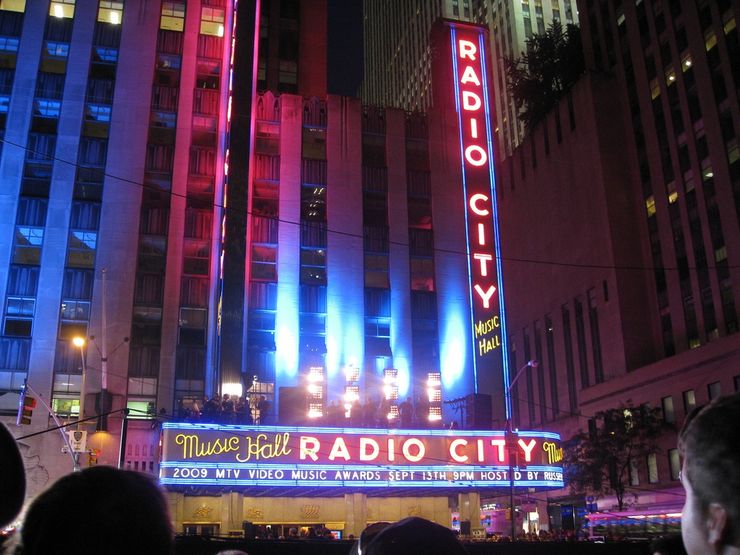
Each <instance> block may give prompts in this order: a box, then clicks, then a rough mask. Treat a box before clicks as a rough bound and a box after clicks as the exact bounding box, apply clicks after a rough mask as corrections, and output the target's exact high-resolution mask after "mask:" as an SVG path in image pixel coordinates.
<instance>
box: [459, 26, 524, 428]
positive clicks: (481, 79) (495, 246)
mask: <svg viewBox="0 0 740 555" xmlns="http://www.w3.org/2000/svg"><path fill="white" fill-rule="evenodd" d="M448 25H449V38H450V45H451V55H452V58H451V59H452V77H453V81H454V100H455V109H456V111H457V117H458V129H459V137H460V159H461V165H462V168H461V169H462V178H463V189H464V194H465V204H466V205H465V219H466V224H467V230H466V231H467V241H468V272H469V276H470V298H471V304H472V324H473V348H474V351H475V359H476V363H475V368H476V369H475V373H476V382H477V374H478V364H479V362H480V361H481V360H482V359H483V358H484V357H489V356H492V355H494V354H495V355H497V356H501V360H502V368H503V375H504V390H505V391H506V390H507V389H508V383H509V376H508V357H507V356H505V353H504V351H505V349H506V341H505V337H506V330H505V320H504V304H503V283H502V280H501V276H502V272H501V256H500V252H501V248H500V243H499V234H498V215H497V206H496V193H495V175H494V165H493V157H494V156H493V154H494V153H493V139H492V133H491V115H490V110H489V87H488V77H487V70H486V67H487V66H486V48H487V44H488V41H487V39H486V35H485V31H484V29H482V28H480V27H475V26H470V25H458V24H455V23H448ZM509 404H510V403H509V402H508V399H507V415H509V414H510V410H509Z"/></svg>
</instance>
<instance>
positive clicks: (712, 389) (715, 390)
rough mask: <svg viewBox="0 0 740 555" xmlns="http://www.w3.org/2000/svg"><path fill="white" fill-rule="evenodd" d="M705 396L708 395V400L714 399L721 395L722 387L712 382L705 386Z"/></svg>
mask: <svg viewBox="0 0 740 555" xmlns="http://www.w3.org/2000/svg"><path fill="white" fill-rule="evenodd" d="M707 394H708V395H709V400H710V401H711V400H712V399H716V398H717V397H719V396H720V395H722V386H721V385H720V383H719V382H712V383H710V384H709V385H708V386H707Z"/></svg>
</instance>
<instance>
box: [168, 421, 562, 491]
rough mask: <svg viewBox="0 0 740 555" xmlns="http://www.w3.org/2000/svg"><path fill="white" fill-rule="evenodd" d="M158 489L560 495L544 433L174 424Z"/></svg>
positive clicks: (557, 463) (552, 442)
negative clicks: (490, 490) (518, 489)
mask: <svg viewBox="0 0 740 555" xmlns="http://www.w3.org/2000/svg"><path fill="white" fill-rule="evenodd" d="M162 428H163V429H162V462H161V464H160V480H161V482H162V483H163V484H166V485H167V484H170V485H176V484H186V485H213V486H221V487H222V486H227V485H233V486H312V487H317V486H327V487H338V486H339V487H353V488H366V487H404V488H408V487H425V488H429V487H439V488H464V487H470V486H477V487H495V486H509V485H510V474H509V472H510V467H509V462H510V456H511V457H513V458H512V459H511V466H512V468H513V480H514V485H515V486H523V487H563V469H562V463H561V461H562V449H561V447H560V436H558V434H555V433H550V432H524V431H519V432H515V433H514V434H513V437H512V438H511V440H510V441H508V442H507V438H506V437H505V432H503V431H467V430H466V431H459V430H376V429H356V428H301V427H285V426H220V425H217V424H174V423H165V424H163V427H162Z"/></svg>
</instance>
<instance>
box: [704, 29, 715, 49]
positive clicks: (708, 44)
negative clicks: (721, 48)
mask: <svg viewBox="0 0 740 555" xmlns="http://www.w3.org/2000/svg"><path fill="white" fill-rule="evenodd" d="M715 46H717V35H715V34H714V31H708V32H707V33H705V34H704V48H706V50H707V52H709V51H710V50H711V49H712V48H714V47H715Z"/></svg>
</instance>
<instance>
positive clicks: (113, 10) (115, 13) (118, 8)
mask: <svg viewBox="0 0 740 555" xmlns="http://www.w3.org/2000/svg"><path fill="white" fill-rule="evenodd" d="M98 21H100V22H101V23H112V24H113V25H120V24H121V21H123V2H111V1H110V0H100V6H99V7H98Z"/></svg>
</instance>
